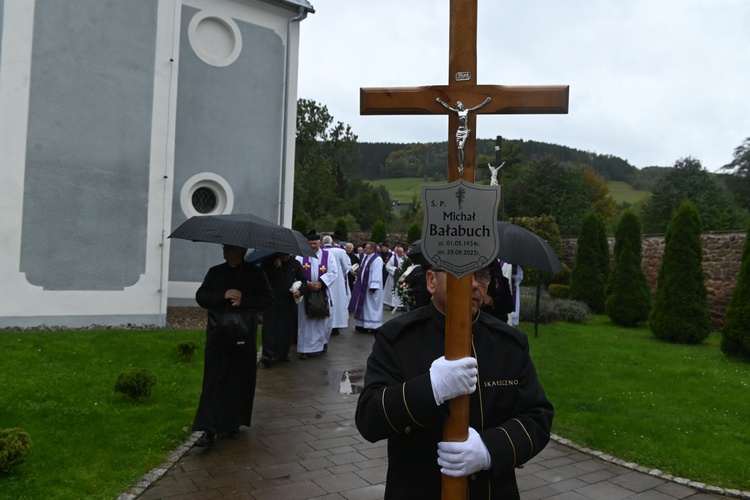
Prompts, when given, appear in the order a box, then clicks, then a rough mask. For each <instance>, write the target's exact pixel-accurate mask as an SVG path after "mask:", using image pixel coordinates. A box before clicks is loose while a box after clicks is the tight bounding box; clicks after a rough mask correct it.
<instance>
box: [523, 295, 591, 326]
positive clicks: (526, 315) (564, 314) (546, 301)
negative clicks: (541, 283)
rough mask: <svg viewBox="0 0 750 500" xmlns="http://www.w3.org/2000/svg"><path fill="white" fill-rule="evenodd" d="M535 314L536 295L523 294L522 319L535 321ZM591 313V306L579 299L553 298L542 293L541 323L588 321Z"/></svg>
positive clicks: (529, 321)
mask: <svg viewBox="0 0 750 500" xmlns="http://www.w3.org/2000/svg"><path fill="white" fill-rule="evenodd" d="M535 315H536V297H534V296H533V295H532V296H528V295H522V296H521V315H520V320H521V321H524V322H528V323H533V322H534V321H535ZM590 315H591V310H590V309H589V307H588V306H587V305H586V304H585V303H583V302H580V301H578V300H567V299H553V298H551V297H550V296H548V295H547V294H542V296H541V298H540V301H539V323H552V322H553V321H569V322H571V323H586V322H587V321H588V320H589V316H590Z"/></svg>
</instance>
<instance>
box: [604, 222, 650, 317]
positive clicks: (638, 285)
mask: <svg viewBox="0 0 750 500" xmlns="http://www.w3.org/2000/svg"><path fill="white" fill-rule="evenodd" d="M641 245H642V243H641V221H640V219H639V218H638V216H637V215H635V214H634V213H633V212H631V211H630V210H628V211H626V212H625V213H623V214H622V218H621V219H620V222H619V223H618V224H617V229H616V231H615V267H614V269H613V270H612V273H611V274H610V275H609V282H608V284H607V289H608V294H607V300H606V303H605V312H606V313H607V316H609V318H610V319H611V320H612V322H614V323H616V324H618V325H621V326H628V327H630V326H637V325H638V324H639V323H642V322H644V321H646V320H647V319H648V314H649V312H650V311H651V288H650V287H649V285H648V281H647V280H646V274H645V273H644V272H643V268H641V262H642V261H643V251H642V249H641Z"/></svg>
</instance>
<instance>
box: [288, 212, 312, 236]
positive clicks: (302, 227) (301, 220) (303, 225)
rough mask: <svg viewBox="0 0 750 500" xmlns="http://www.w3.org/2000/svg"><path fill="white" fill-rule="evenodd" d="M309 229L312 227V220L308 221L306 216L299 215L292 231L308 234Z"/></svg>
mask: <svg viewBox="0 0 750 500" xmlns="http://www.w3.org/2000/svg"><path fill="white" fill-rule="evenodd" d="M308 227H310V219H308V218H307V215H305V214H299V215H298V216H296V217H295V218H294V221H293V222H292V229H295V230H297V231H299V232H300V233H302V234H305V233H307V229H308Z"/></svg>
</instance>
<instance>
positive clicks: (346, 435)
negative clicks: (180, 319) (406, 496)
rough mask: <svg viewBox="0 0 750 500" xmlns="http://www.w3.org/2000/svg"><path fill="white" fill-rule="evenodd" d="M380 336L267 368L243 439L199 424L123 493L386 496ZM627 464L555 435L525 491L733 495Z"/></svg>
mask: <svg viewBox="0 0 750 500" xmlns="http://www.w3.org/2000/svg"><path fill="white" fill-rule="evenodd" d="M386 316H387V314H386ZM372 341H373V337H372V336H371V335H368V334H362V333H354V332H353V330H352V329H350V330H345V331H342V334H341V335H339V336H335V337H332V338H331V342H330V345H329V351H328V353H327V354H325V355H322V356H317V357H311V358H310V359H308V360H306V361H301V360H299V359H297V358H296V357H294V358H293V359H292V361H291V362H290V363H281V364H278V365H275V366H273V367H271V368H259V369H258V388H257V394H256V397H255V411H254V414H253V425H252V426H251V427H250V428H245V427H243V428H242V432H241V433H240V437H239V438H238V439H236V440H219V441H217V443H216V446H215V448H214V449H209V450H206V449H202V448H196V447H192V443H193V441H194V440H195V438H196V437H197V435H198V434H197V433H196V435H194V437H193V438H192V439H191V440H190V441H189V442H188V443H186V444H185V445H184V446H183V447H181V449H178V450H176V451H175V452H174V453H173V457H172V460H173V461H174V464H173V465H171V467H169V468H168V469H167V468H166V467H164V468H157V469H154V471H152V472H151V473H150V474H148V475H147V476H145V477H144V478H143V479H142V480H141V481H140V482H139V483H138V484H137V485H135V486H134V487H133V488H131V490H130V491H129V492H128V493H126V494H123V495H121V497H120V498H121V499H126V498H136V497H137V498H139V499H140V500H153V499H161V498H168V499H202V498H236V499H262V500H271V499H279V500H294V499H310V498H320V499H347V500H366V499H379V498H382V497H383V492H384V488H385V487H384V482H385V474H386V466H387V458H386V446H385V442H384V441H383V442H379V443H376V444H372V443H368V442H367V441H365V440H364V439H363V438H362V437H361V436H360V435H359V432H357V429H356V427H355V425H354V410H355V407H356V404H357V397H358V392H359V390H360V389H361V387H362V376H363V372H364V367H365V362H366V359H367V355H368V354H369V352H370V348H371V346H372ZM605 458H606V457H605ZM624 465H627V464H624ZM624 465H617V464H614V463H611V462H610V461H607V460H602V459H600V458H597V457H594V456H592V455H591V454H589V453H585V452H582V451H580V450H578V449H576V448H575V447H574V446H567V445H564V444H561V443H559V442H550V444H549V445H548V446H547V447H546V448H545V449H544V451H543V452H542V453H541V454H540V455H538V456H537V457H536V458H535V459H534V460H533V461H531V462H529V463H528V464H527V465H526V466H525V467H524V468H523V469H519V470H518V471H517V476H518V481H519V487H520V489H521V492H522V493H521V497H522V498H523V499H524V500H536V499H555V500H563V499H565V500H590V499H601V500H613V499H644V500H646V499H647V500H659V499H663V500H670V499H688V498H689V499H691V500H705V499H711V498H725V497H722V496H721V495H712V494H709V493H706V492H705V491H706V488H705V487H702V486H701V485H688V484H679V483H677V482H673V481H668V480H666V479H664V478H661V477H656V476H653V475H649V474H646V473H642V472H638V471H635V470H633V469H632V468H629V467H627V466H624ZM679 481H681V482H683V483H687V481H685V480H679ZM693 486H696V487H693ZM701 489H702V490H704V492H701V491H700V490H701ZM734 496H741V495H734ZM747 498H750V497H747Z"/></svg>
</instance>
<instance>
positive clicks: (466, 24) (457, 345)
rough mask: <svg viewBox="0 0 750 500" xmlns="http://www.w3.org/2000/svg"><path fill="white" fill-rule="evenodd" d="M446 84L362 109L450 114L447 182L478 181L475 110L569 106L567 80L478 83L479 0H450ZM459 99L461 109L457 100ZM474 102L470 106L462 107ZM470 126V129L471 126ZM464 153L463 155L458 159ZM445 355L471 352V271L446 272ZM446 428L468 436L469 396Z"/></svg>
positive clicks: (448, 485)
mask: <svg viewBox="0 0 750 500" xmlns="http://www.w3.org/2000/svg"><path fill="white" fill-rule="evenodd" d="M449 43H450V57H449V62H448V78H449V82H450V83H449V84H448V85H431V86H426V87H398V88H363V89H360V114H362V115H420V114H448V116H449V120H448V137H449V140H448V144H449V148H448V182H453V181H455V180H458V179H459V178H462V177H463V179H464V180H466V181H467V182H474V162H475V157H476V133H475V132H474V129H475V128H476V115H477V113H482V114H542V113H559V114H565V113H567V112H568V88H569V87H568V86H567V85H565V86H512V87H509V86H503V85H479V84H477V0H451V1H450V40H449ZM459 101H460V102H461V104H462V105H463V109H462V108H461V107H460V106H459V105H458V103H459ZM470 108H474V109H473V111H472V112H469V113H461V112H459V111H465V110H468V109H470ZM467 129H468V133H466V132H467ZM459 157H460V160H459ZM447 278H448V289H447V293H448V298H447V306H446V309H447V310H446V319H445V357H446V359H459V358H463V357H466V356H470V355H471V324H472V317H471V295H472V286H473V277H472V275H471V274H469V275H467V276H465V277H463V278H462V279H457V278H456V277H454V276H453V275H451V274H448V276H447ZM449 405H450V415H451V416H450V417H449V418H448V419H447V420H446V423H445V426H444V429H443V439H445V440H446V441H465V440H466V439H467V438H468V434H469V396H461V397H458V398H455V399H453V400H451V401H450V402H449ZM442 494H443V498H444V499H451V500H453V499H462V498H467V496H468V489H467V483H466V478H453V477H448V476H443V493H442Z"/></svg>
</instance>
